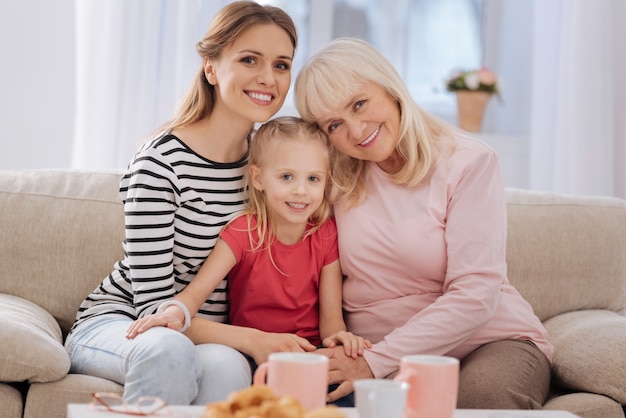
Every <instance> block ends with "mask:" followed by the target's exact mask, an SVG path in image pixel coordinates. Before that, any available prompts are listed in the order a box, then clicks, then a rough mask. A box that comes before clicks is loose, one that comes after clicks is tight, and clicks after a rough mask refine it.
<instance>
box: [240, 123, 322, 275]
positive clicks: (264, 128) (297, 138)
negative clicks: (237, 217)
mask: <svg viewBox="0 0 626 418" xmlns="http://www.w3.org/2000/svg"><path fill="white" fill-rule="evenodd" d="M275 141H284V142H298V143H304V142H308V141H319V142H321V143H322V144H324V147H325V149H326V150H327V152H326V157H327V159H328V160H329V161H330V154H329V151H330V145H329V143H328V138H327V137H326V135H325V134H324V132H322V131H321V130H320V129H318V128H317V126H316V125H314V124H310V123H307V122H305V121H304V120H302V119H300V118H296V117H292V116H283V117H277V118H275V119H272V120H270V121H268V122H266V123H264V124H263V125H261V127H260V128H259V130H258V131H257V133H256V134H255V135H254V139H253V140H252V143H251V145H250V154H249V157H248V161H249V164H250V166H253V165H254V166H256V167H259V168H263V167H265V166H266V165H267V164H269V163H270V161H271V158H272V155H271V153H272V150H273V149H275V148H274V147H272V146H271V144H272V143H274V142H275ZM330 177H331V176H330V170H329V173H328V179H329V180H328V182H327V183H328V184H327V190H326V192H325V193H324V199H323V200H322V204H321V205H320V207H319V208H318V209H317V210H316V211H315V212H313V214H312V215H311V218H310V219H309V222H310V223H311V228H310V229H309V230H308V231H307V232H306V234H305V237H306V236H308V235H311V234H313V233H314V232H315V231H317V230H318V229H319V228H320V227H321V225H322V224H323V223H324V222H326V220H327V219H328V218H329V217H330V212H331V211H330V202H329V200H328V195H329V193H330V190H329V189H330V187H331V186H330V185H331V184H332V181H331V180H330ZM245 181H246V185H247V188H248V190H249V202H248V207H247V208H246V210H245V211H244V214H246V215H255V216H256V217H257V223H256V226H255V227H254V228H252V227H251V225H250V217H249V216H248V231H249V237H250V242H251V245H252V248H253V250H259V249H262V248H263V247H266V248H267V250H268V251H269V249H270V247H271V244H272V243H273V242H274V240H275V239H276V232H277V231H276V229H275V224H276V223H275V222H273V219H272V214H271V213H270V212H269V211H268V205H267V200H266V197H265V194H264V193H263V192H262V191H261V190H258V189H256V188H255V187H254V186H252V184H251V179H250V169H248V171H247V173H246V176H245ZM254 230H256V232H257V235H258V242H254V240H253V238H252V232H253V231H254ZM270 257H271V251H270ZM272 262H273V260H272ZM275 266H276V265H275Z"/></svg>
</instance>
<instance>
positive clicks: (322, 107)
mask: <svg viewBox="0 0 626 418" xmlns="http://www.w3.org/2000/svg"><path fill="white" fill-rule="evenodd" d="M369 82H372V83H375V84H377V85H378V86H380V87H381V88H382V89H383V90H385V91H386V92H387V93H389V94H390V95H391V97H392V98H393V99H394V100H395V101H396V102H397V103H398V107H399V109H400V138H399V141H398V145H397V147H396V148H397V151H398V153H399V155H400V157H401V158H402V159H403V161H404V165H403V166H402V168H401V169H400V170H399V171H398V172H397V173H393V174H391V175H390V176H391V178H392V180H393V181H394V182H395V183H397V184H403V185H407V186H416V185H418V184H419V183H420V182H421V181H422V180H424V179H425V178H426V177H427V176H428V174H429V172H430V170H431V168H432V166H433V165H434V163H435V161H436V157H437V142H438V141H439V138H440V137H442V135H443V134H444V133H446V132H450V129H449V128H448V126H447V125H446V124H445V123H443V122H441V121H439V120H438V119H436V118H434V117H433V116H431V115H429V114H428V113H426V112H424V111H423V110H422V109H421V108H420V107H419V106H418V105H417V104H416V103H415V101H414V100H413V98H412V97H411V94H410V93H409V91H408V89H407V87H406V85H405V84H404V82H403V80H402V78H401V77H400V75H399V74H398V72H397V71H396V70H395V68H394V67H393V66H392V65H391V63H390V62H389V61H388V60H387V59H386V58H385V57H384V56H383V55H382V54H381V53H380V52H379V51H377V50H376V49H375V48H374V47H373V46H371V45H370V44H368V43H367V42H365V41H362V40H360V39H354V38H338V39H335V40H334V41H332V42H331V43H330V44H328V46H326V47H325V48H324V49H322V50H321V51H320V52H318V53H317V54H316V55H314V56H313V57H312V58H310V59H309V61H308V62H307V63H306V64H305V65H304V67H303V68H302V70H301V71H300V73H299V74H298V76H297V78H296V82H295V87H294V89H295V100H296V107H297V109H298V112H299V113H300V115H301V117H302V118H304V119H305V120H306V121H308V122H310V123H316V122H317V121H319V120H320V119H321V118H322V117H324V116H325V115H326V114H327V113H328V112H330V111H332V110H333V109H336V108H337V107H338V106H339V105H340V104H341V103H342V102H343V101H344V100H347V99H349V98H350V97H352V96H353V95H354V94H355V93H357V92H358V91H359V89H360V88H362V87H363V86H364V85H365V84H366V83H369ZM331 158H332V167H333V168H332V169H333V179H334V181H335V182H336V185H337V194H338V196H337V197H338V198H346V199H347V202H348V204H349V205H358V204H359V203H361V202H362V201H363V199H365V184H364V176H365V167H366V164H365V162H364V161H363V160H359V159H356V158H353V157H350V156H348V155H345V154H343V153H341V152H339V151H338V150H337V149H335V147H332V153H331Z"/></svg>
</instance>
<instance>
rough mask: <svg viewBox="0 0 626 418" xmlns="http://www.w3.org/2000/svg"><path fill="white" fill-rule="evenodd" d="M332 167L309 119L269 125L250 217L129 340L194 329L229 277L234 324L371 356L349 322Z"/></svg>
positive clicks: (261, 138) (253, 180)
mask: <svg viewBox="0 0 626 418" xmlns="http://www.w3.org/2000/svg"><path fill="white" fill-rule="evenodd" d="M329 159H330V157H329V149H328V139H327V138H326V135H325V134H324V133H323V132H322V131H320V130H319V129H318V128H316V127H314V126H312V125H309V124H307V123H305V122H304V121H302V120H301V119H299V118H295V117H281V118H276V119H274V120H271V121H269V122H267V123H265V124H264V125H262V126H261V128H259V131H258V132H257V134H256V135H255V137H254V139H253V140H252V143H251V145H250V155H249V162H250V165H249V169H248V172H247V174H246V175H247V178H246V180H247V184H248V186H249V190H250V198H249V199H250V200H249V204H248V207H247V209H246V210H245V211H244V212H243V213H242V214H241V215H239V216H238V217H236V218H235V219H233V220H232V221H231V222H230V223H229V224H228V225H227V226H226V227H225V228H224V230H223V231H222V233H221V235H220V239H219V240H218V242H217V244H216V245H215V248H214V249H213V251H212V252H211V254H210V255H209V257H208V258H207V259H206V261H205V263H204V264H203V266H202V268H201V269H200V270H199V271H198V273H197V275H196V277H195V278H194V279H193V280H192V281H191V283H190V284H189V285H188V286H187V287H186V288H185V289H184V290H183V291H182V292H181V293H179V294H178V295H176V297H175V298H174V299H173V300H170V301H166V302H163V303H162V304H161V306H160V307H159V310H158V312H157V313H156V314H154V315H148V316H145V317H143V318H141V319H138V320H136V321H135V322H134V323H133V324H132V325H131V327H130V328H129V330H128V334H127V336H128V338H133V337H135V336H136V335H137V334H139V333H142V332H144V331H146V330H147V329H149V328H151V327H153V326H167V327H169V328H173V329H177V330H180V331H181V332H182V331H184V330H186V329H187V327H188V326H189V323H190V319H191V317H192V316H193V315H195V313H196V312H197V311H198V309H199V308H200V306H201V305H202V304H203V303H204V301H205V300H206V299H207V297H208V296H209V295H210V294H211V293H212V292H213V290H214V289H215V287H216V286H217V285H218V284H219V283H220V282H221V281H222V280H223V279H224V277H225V276H227V275H228V291H229V301H230V311H229V317H230V323H231V324H233V325H238V326H245V327H251V328H257V329H261V330H263V331H267V332H280V333H291V334H296V335H298V336H300V337H303V338H305V339H306V340H308V341H309V342H310V343H311V344H312V345H313V346H320V345H322V346H324V347H334V346H335V345H338V344H341V345H343V346H344V351H345V353H346V355H348V356H351V357H353V358H356V357H357V356H358V355H360V354H362V353H363V349H364V348H365V347H370V346H371V344H370V342H369V341H368V340H365V339H363V338H361V337H357V336H355V335H353V334H352V333H350V332H347V331H346V325H345V322H344V320H343V314H342V274H341V269H340V266H339V251H338V245H337V228H336V225H335V221H334V218H332V217H331V216H330V211H331V210H330V204H329V201H328V198H327V194H328V192H329V190H328V189H329V188H330V185H331V181H330V168H329V166H330V161H329ZM299 347H300V348H301V349H302V350H303V351H310V350H312V349H313V348H311V346H310V345H303V344H300V345H299ZM257 361H258V359H257Z"/></svg>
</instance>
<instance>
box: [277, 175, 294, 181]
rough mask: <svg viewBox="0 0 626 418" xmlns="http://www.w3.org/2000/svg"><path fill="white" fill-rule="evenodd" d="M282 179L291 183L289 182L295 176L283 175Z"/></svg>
mask: <svg viewBox="0 0 626 418" xmlns="http://www.w3.org/2000/svg"><path fill="white" fill-rule="evenodd" d="M280 178H281V179H282V180H286V181H289V180H291V179H292V178H293V176H292V175H291V174H282V175H281V176H280Z"/></svg>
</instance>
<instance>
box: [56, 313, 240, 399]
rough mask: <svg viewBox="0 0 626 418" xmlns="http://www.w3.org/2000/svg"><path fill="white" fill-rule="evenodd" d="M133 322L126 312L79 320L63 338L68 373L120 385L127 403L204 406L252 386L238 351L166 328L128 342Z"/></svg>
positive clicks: (150, 330) (160, 328)
mask: <svg viewBox="0 0 626 418" xmlns="http://www.w3.org/2000/svg"><path fill="white" fill-rule="evenodd" d="M131 322H132V321H131V320H130V319H129V318H126V317H124V316H114V315H102V316H99V317H94V318H91V319H89V320H87V321H85V322H83V323H81V324H80V325H79V326H78V327H77V328H76V329H75V330H73V332H72V333H71V334H70V335H69V336H68V337H67V340H66V342H65V347H66V349H67V351H68V353H69V355H70V359H71V361H72V367H71V372H72V373H80V374H87V375H90V376H96V377H101V378H104V379H108V380H111V381H114V382H117V383H119V384H121V385H124V395H123V396H124V399H125V400H126V401H127V402H134V401H136V400H137V398H139V397H141V396H158V397H160V398H162V399H164V400H165V401H166V402H168V403H169V404H171V405H191V404H197V405H204V404H207V403H209V402H215V401H218V400H224V399H226V397H227V396H228V394H230V393H231V392H233V391H236V390H241V389H243V388H246V387H248V386H250V382H251V380H252V374H251V371H250V366H249V365H248V362H247V361H246V358H245V357H244V356H243V355H242V354H241V353H239V352H238V351H237V350H235V349H232V348H230V347H227V346H224V345H219V344H200V345H194V343H193V342H192V341H191V340H190V339H189V338H187V337H186V336H185V335H183V334H181V333H179V332H178V331H174V330H171V329H169V328H165V327H155V328H151V329H149V330H148V331H146V332H145V333H143V334H140V335H138V336H137V337H135V338H134V339H132V340H129V339H127V338H126V330H127V329H128V327H129V326H130V324H131Z"/></svg>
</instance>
